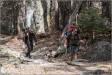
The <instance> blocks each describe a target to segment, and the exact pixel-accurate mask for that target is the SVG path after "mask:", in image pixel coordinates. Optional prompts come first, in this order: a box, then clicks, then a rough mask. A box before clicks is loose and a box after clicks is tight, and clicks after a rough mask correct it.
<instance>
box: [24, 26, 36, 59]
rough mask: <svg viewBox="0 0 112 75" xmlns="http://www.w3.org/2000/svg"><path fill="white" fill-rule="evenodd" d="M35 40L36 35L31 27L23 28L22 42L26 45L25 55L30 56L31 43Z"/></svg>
mask: <svg viewBox="0 0 112 75" xmlns="http://www.w3.org/2000/svg"><path fill="white" fill-rule="evenodd" d="M34 42H37V38H36V35H35V33H34V31H33V30H32V29H28V28H27V29H24V43H25V44H26V46H27V49H28V50H27V53H26V56H27V57H29V58H31V55H30V53H31V51H33V43H34Z"/></svg>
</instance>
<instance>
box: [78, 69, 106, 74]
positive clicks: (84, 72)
mask: <svg viewBox="0 0 112 75" xmlns="http://www.w3.org/2000/svg"><path fill="white" fill-rule="evenodd" d="M103 73H104V71H103V70H100V69H97V70H93V71H83V72H81V73H80V75H102V74H103Z"/></svg>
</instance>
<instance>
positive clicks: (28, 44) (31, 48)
mask: <svg viewBox="0 0 112 75" xmlns="http://www.w3.org/2000/svg"><path fill="white" fill-rule="evenodd" d="M26 45H27V48H28V50H27V53H26V56H27V57H31V55H30V53H31V51H32V50H33V42H31V41H30V42H27V43H26Z"/></svg>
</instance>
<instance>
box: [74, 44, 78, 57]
mask: <svg viewBox="0 0 112 75" xmlns="http://www.w3.org/2000/svg"><path fill="white" fill-rule="evenodd" d="M78 49H79V48H78V46H74V59H77V58H78V56H77V52H78Z"/></svg>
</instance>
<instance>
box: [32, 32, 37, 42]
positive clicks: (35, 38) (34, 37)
mask: <svg viewBox="0 0 112 75" xmlns="http://www.w3.org/2000/svg"><path fill="white" fill-rule="evenodd" d="M32 37H33V40H34V41H35V42H37V37H36V35H35V33H33V34H32Z"/></svg>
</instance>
